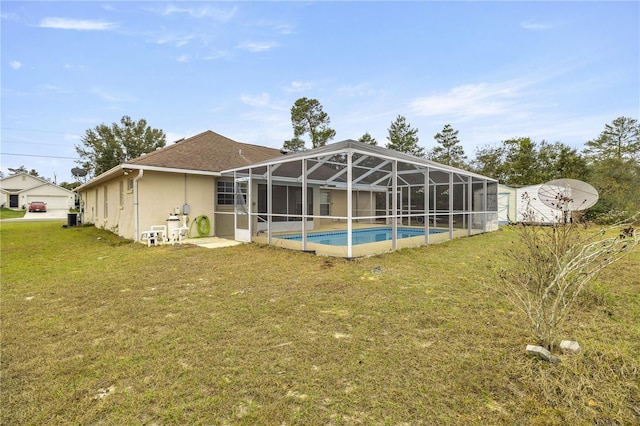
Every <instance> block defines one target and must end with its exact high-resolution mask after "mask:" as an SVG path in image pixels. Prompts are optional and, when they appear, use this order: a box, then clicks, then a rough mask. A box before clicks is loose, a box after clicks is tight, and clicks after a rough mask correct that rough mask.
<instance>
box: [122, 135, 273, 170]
mask: <svg viewBox="0 0 640 426" xmlns="http://www.w3.org/2000/svg"><path fill="white" fill-rule="evenodd" d="M282 155H283V154H282V153H281V152H280V150H278V149H275V148H268V147H264V146H258V145H251V144H246V143H241V142H236V141H234V140H232V139H229V138H227V137H224V136H222V135H219V134H217V133H215V132H212V131H210V130H207V131H205V132H202V133H200V134H198V135H195V136H192V137H190V138H186V139H183V140H180V141H178V142H175V143H173V144H171V145H167V146H166V147H164V148H162V149H159V150H157V151H154V152H151V153H149V154H146V155H143V156H140V157H138V158H134V159H133V160H129V161H127V163H126V164H132V165H133V164H135V165H139V166H151V167H163V168H170V169H185V170H201V171H213V172H219V171H222V170H227V169H231V168H235V167H242V166H247V165H249V164H253V163H258V162H261V161H265V160H271V159H274V158H276V157H280V156H282Z"/></svg>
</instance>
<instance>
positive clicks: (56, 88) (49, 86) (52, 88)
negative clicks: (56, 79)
mask: <svg viewBox="0 0 640 426" xmlns="http://www.w3.org/2000/svg"><path fill="white" fill-rule="evenodd" d="M43 88H44V90H46V91H47V92H54V93H57V94H59V95H62V94H65V93H73V90H70V89H66V88H64V87H60V86H55V85H53V84H45V85H44V86H43Z"/></svg>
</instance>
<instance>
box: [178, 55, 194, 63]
mask: <svg viewBox="0 0 640 426" xmlns="http://www.w3.org/2000/svg"><path fill="white" fill-rule="evenodd" d="M190 60H191V56H189V55H187V54H184V55H180V56H178V57H177V58H176V61H178V62H189V61H190Z"/></svg>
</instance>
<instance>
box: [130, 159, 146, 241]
mask: <svg viewBox="0 0 640 426" xmlns="http://www.w3.org/2000/svg"><path fill="white" fill-rule="evenodd" d="M143 175H144V169H139V170H138V176H136V177H135V178H134V179H133V241H135V242H138V240H139V237H138V235H140V233H139V232H138V228H139V226H140V224H139V220H138V219H139V209H138V181H139V180H140V179H142V176H143Z"/></svg>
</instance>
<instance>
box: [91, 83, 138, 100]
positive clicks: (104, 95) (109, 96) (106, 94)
mask: <svg viewBox="0 0 640 426" xmlns="http://www.w3.org/2000/svg"><path fill="white" fill-rule="evenodd" d="M91 92H92V93H93V94H94V95H97V96H98V97H100V98H101V99H102V100H104V101H107V102H135V101H136V98H134V97H133V96H131V95H128V94H126V93H119V92H115V91H108V90H105V89H103V88H99V87H96V88H94V89H92V90H91Z"/></svg>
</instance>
